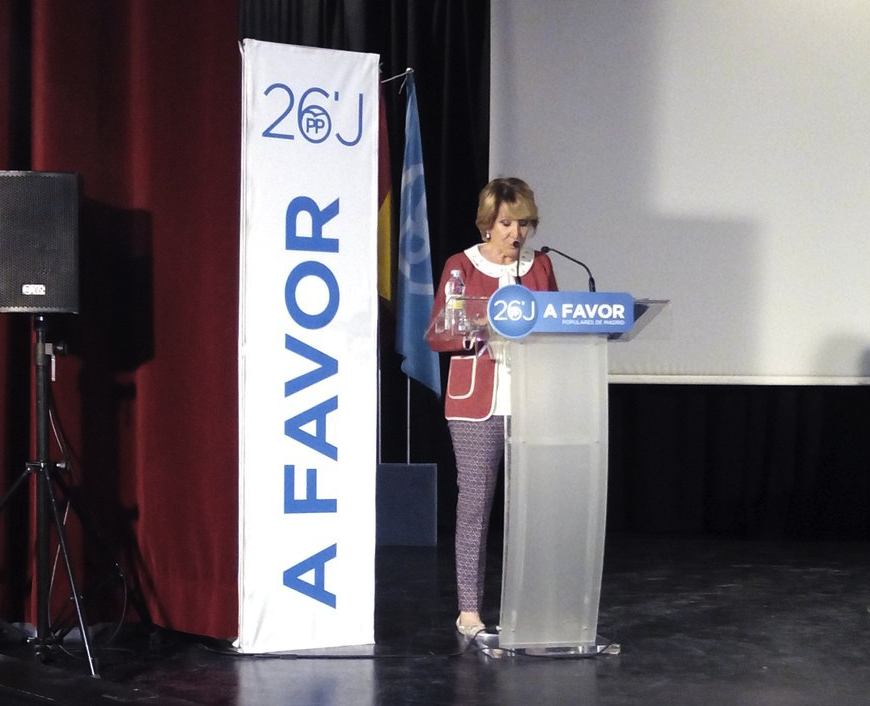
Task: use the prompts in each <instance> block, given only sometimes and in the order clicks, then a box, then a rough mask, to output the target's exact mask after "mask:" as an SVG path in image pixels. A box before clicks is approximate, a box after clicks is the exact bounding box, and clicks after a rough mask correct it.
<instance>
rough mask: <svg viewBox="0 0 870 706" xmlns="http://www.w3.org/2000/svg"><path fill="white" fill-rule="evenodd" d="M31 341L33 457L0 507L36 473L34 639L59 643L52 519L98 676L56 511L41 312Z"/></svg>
mask: <svg viewBox="0 0 870 706" xmlns="http://www.w3.org/2000/svg"><path fill="white" fill-rule="evenodd" d="M33 330H34V333H35V343H34V350H33V365H34V373H35V388H36V458H35V459H34V460H33V461H29V462H28V463H27V465H26V468H25V470H24V472H23V473H22V474H21V475H20V476H19V477H18V478H17V479H16V480H15V482H14V483H13V484H12V486H11V487H10V488H9V491H8V492H7V493H6V495H5V496H4V497H3V499H2V500H0V511H2V509H3V507H5V505H6V503H7V502H8V501H9V499H10V498H11V497H12V496H13V495H14V494H15V492H16V491H17V490H18V489H19V488H21V487H23V486H24V484H25V481H26V480H27V479H28V478H31V477H35V478H36V612H37V615H36V636H35V637H34V638H33V642H34V643H35V645H36V648H37V654H38V655H40V656H41V657H44V658H47V657H48V655H49V653H50V652H51V650H52V648H53V647H54V646H55V645H56V644H57V643H56V641H55V640H54V639H53V636H52V632H51V624H50V622H51V620H50V619H51V571H52V567H51V527H50V525H51V523H53V524H54V529H55V533H56V536H57V543H58V548H59V550H60V553H61V555H62V557H63V563H64V567H65V568H66V573H67V580H68V581H69V586H70V591H71V593H72V596H71V600H72V602H73V604H74V606H75V612H76V616H77V618H78V627H79V630H80V632H81V638H82V644H83V646H84V651H85V658H86V660H87V663H88V668H89V669H90V672H91V676H94V677H98V676H99V674H98V672H97V662H96V660H95V658H94V656H93V653H92V651H91V644H90V637H89V635H88V626H87V623H86V621H85V615H84V611H83V609H82V601H81V596H80V594H79V590H78V586H77V583H76V578H75V572H74V570H73V565H72V559H71V555H70V549H69V543H68V541H67V535H66V529H65V526H64V522H63V518H62V517H61V513H60V511H59V510H58V502H57V495H56V493H55V490H54V485H55V479H54V475H55V473H56V472H57V465H56V464H55V463H54V462H53V461H52V460H51V453H50V437H49V429H50V426H51V419H50V405H49V395H50V391H49V383H50V382H51V378H52V375H51V372H52V370H53V366H54V356H55V352H56V351H55V346H54V344H52V343H49V342H48V341H47V340H46V338H47V337H46V321H45V316H44V315H43V314H34V315H33Z"/></svg>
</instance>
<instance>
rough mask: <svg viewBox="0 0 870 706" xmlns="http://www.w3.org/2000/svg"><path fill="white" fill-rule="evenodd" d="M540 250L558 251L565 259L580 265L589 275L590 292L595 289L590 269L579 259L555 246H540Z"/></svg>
mask: <svg viewBox="0 0 870 706" xmlns="http://www.w3.org/2000/svg"><path fill="white" fill-rule="evenodd" d="M541 252H542V253H548V252H554V253H558V254H559V255H561V256H562V257H564V258H565V259H566V260H570V261H571V262H575V263H577V264H578V265H580V267H582V268H583V269H584V270H586V274H587V275H589V291H590V292H594V291H595V280H594V279H593V277H592V271H591V270H590V269H589V268H588V267H586V265H584V264H583V263H582V262H580V260H578V259H577V258H574V257H571V256H570V255H566V254H565V253H563V252H562V251H561V250H556V248H551V247H550V246H548V245H545V246H544V247H542V248H541Z"/></svg>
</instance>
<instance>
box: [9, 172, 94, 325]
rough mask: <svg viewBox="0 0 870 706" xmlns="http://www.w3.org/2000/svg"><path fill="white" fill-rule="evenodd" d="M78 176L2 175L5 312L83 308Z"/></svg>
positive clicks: (38, 311)
mask: <svg viewBox="0 0 870 706" xmlns="http://www.w3.org/2000/svg"><path fill="white" fill-rule="evenodd" d="M78 246H79V180H78V175H77V174H67V173H59V172H6V171H0V312H18V313H31V314H42V313H46V314H47V313H70V314H77V313H78V310H79V247H78Z"/></svg>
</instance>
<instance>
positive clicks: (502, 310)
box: [487, 284, 538, 338]
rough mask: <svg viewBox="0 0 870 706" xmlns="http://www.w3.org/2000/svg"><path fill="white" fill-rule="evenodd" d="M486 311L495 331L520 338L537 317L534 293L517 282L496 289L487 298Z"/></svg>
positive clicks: (532, 326)
mask: <svg viewBox="0 0 870 706" xmlns="http://www.w3.org/2000/svg"><path fill="white" fill-rule="evenodd" d="M487 313H488V315H489V323H490V325H491V326H492V327H493V329H495V332H496V333H498V334H500V335H502V336H504V337H505V338H522V337H523V336H525V335H526V334H527V333H528V332H529V331H531V330H532V328H534V326H535V321H536V320H537V318H538V313H537V306H536V303H535V297H534V295H533V294H532V293H531V292H530V291H529V290H528V289H526V288H525V287H523V286H522V285H519V284H509V285H508V286H506V287H502V288H500V289H498V290H496V292H495V294H493V295H492V296H491V297H490V299H489V306H488V308H487Z"/></svg>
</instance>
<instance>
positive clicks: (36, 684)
mask: <svg viewBox="0 0 870 706" xmlns="http://www.w3.org/2000/svg"><path fill="white" fill-rule="evenodd" d="M604 574H605V575H604V582H603V586H602V598H601V610H600V620H599V633H600V634H601V635H602V636H603V637H606V638H608V639H609V640H612V641H614V642H616V643H619V644H620V646H621V653H620V654H618V655H605V656H598V657H585V658H557V659H554V658H541V657H532V656H513V657H511V656H505V655H502V656H500V657H498V656H488V655H486V654H485V653H483V652H481V651H480V650H478V649H476V646H475V645H474V644H470V645H469V644H463V642H462V641H460V640H459V639H458V637H457V635H456V634H455V632H454V630H453V627H452V623H453V621H454V620H455V617H456V611H455V608H454V596H453V593H454V588H453V569H452V551H451V549H450V548H449V547H440V548H437V549H435V548H402V547H387V548H380V549H379V550H378V557H377V591H376V593H377V606H376V619H375V632H376V644H375V645H373V646H369V647H365V648H355V649H344V650H323V651H318V652H316V653H304V652H302V653H297V654H294V655H269V656H238V655H235V654H232V653H231V652H230V651H229V650H228V649H227V647H228V646H227V645H225V644H222V643H220V642H218V641H213V640H208V639H201V638H197V637H196V636H190V635H181V634H178V633H172V632H167V631H153V632H151V633H145V632H144V631H142V630H139V629H137V628H136V627H135V626H130V627H129V629H126V630H125V631H124V632H123V633H122V635H121V636H119V637H118V638H117V639H116V640H115V641H114V643H113V644H110V645H107V646H105V647H100V648H99V650H98V658H99V671H100V675H101V678H100V679H94V678H93V677H91V676H89V675H88V674H89V673H88V668H87V665H86V663H85V662H84V661H82V660H81V658H80V657H76V656H68V655H66V654H63V653H57V654H55V656H54V659H53V661H52V662H51V663H50V664H43V663H42V662H41V661H39V660H37V659H36V657H35V655H34V654H33V653H32V651H31V650H32V648H31V647H28V646H26V645H22V644H21V642H20V639H18V637H17V636H16V635H15V634H14V632H12V631H9V630H8V629H7V630H6V631H5V632H4V635H3V640H2V644H0V704H2V705H3V706H32V705H34V704H43V705H44V704H62V705H64V706H78V705H81V706H85V705H87V706H94V705H95V704H102V703H105V704H110V703H111V704H157V705H159V706H182V705H183V704H187V705H190V704H208V705H209V706H241V705H244V706H264V705H266V704H269V705H272V704H288V705H293V706H321V705H327V704H328V705H330V706H345V705H346V706H364V705H366V704H369V705H372V706H375V705H381V704H383V705H389V706H399V705H404V704H426V705H429V706H439V705H447V704H456V705H461V706H488V705H490V704H491V705H493V706H496V705H497V706H514V705H516V706H529V705H535V704H540V705H544V704H568V703H572V704H584V706H595V705H597V704H608V705H609V704H613V705H614V706H616V705H619V706H633V705H637V706H641V705H643V706H655V705H657V704H662V705H665V704H667V705H668V706H675V705H680V704H703V705H704V706H719V705H725V704H728V705H739V706H752V705H754V704H765V705H768V706H769V705H772V704H775V705H780V704H781V705H783V706H802V705H804V704H805V705H806V706H819V705H820V704H837V705H838V706H850V705H852V704H855V705H858V704H861V705H862V706H864V705H866V704H870V543H866V542H860V543H859V542H854V543H849V542H765V541H748V540H747V541H730V540H727V541H726V540H721V539H710V538H684V537H648V536H647V537H636V536H616V537H610V538H609V539H608V546H607V552H606V557H605V570H604ZM499 575H500V568H499V566H498V560H497V559H496V560H493V561H492V562H491V567H490V570H489V576H490V582H489V586H488V602H489V605H488V607H487V609H486V610H485V611H484V617H485V618H486V619H487V620H488V621H491V622H492V623H493V624H495V623H496V622H497V621H498V614H497V605H498V583H499ZM69 647H70V649H71V651H74V650H75V647H76V645H74V644H71V645H69Z"/></svg>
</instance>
